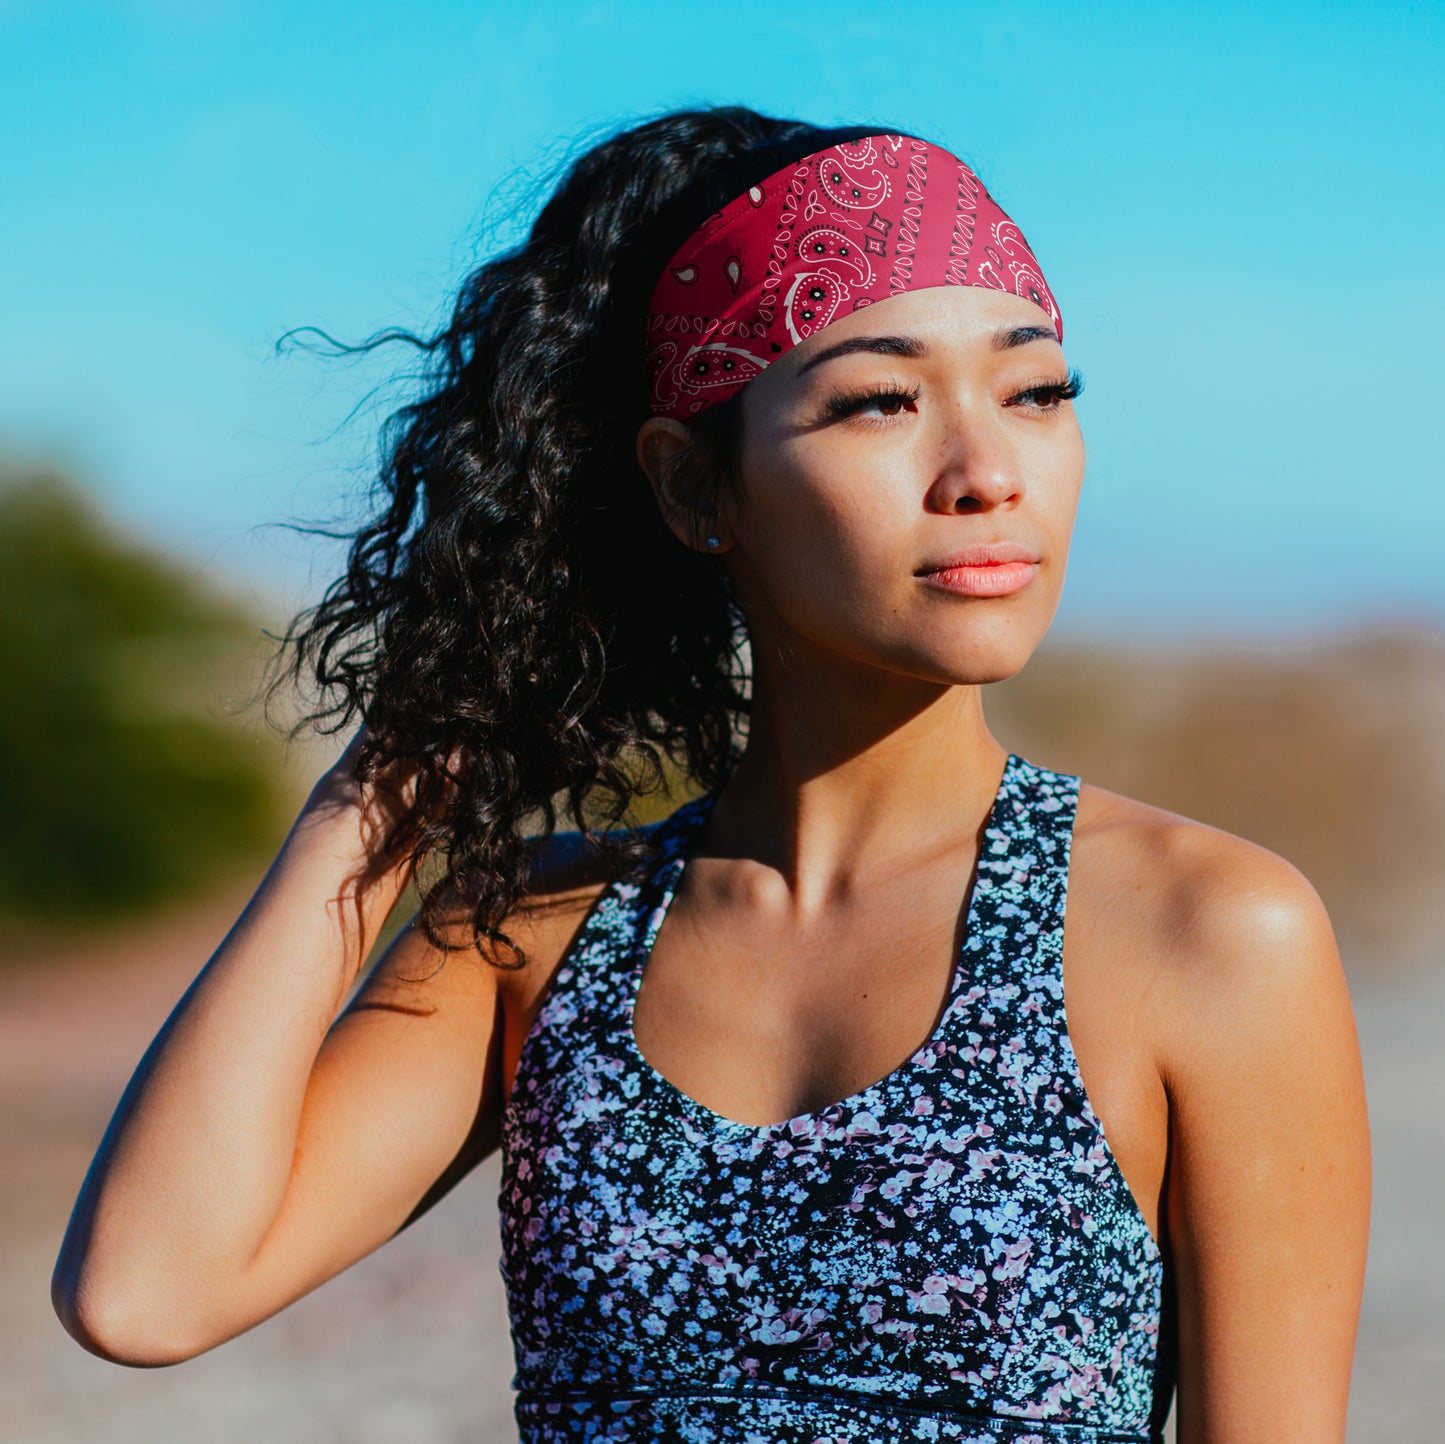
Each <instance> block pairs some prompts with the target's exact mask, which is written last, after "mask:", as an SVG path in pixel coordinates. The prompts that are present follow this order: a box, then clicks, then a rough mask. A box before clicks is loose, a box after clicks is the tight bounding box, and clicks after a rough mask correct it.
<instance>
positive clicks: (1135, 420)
mask: <svg viewBox="0 0 1445 1444" xmlns="http://www.w3.org/2000/svg"><path fill="white" fill-rule="evenodd" d="M1442 74H1445V6H1442V5H1440V4H1438V3H1430V4H1414V5H1412V4H1407V3H1374V4H1351V5H1341V4H1331V3H1327V0H1314V3H1308V4H1305V3H1301V4H1283V3H1280V4H1269V3H1255V4H1249V5H1245V4H1233V3H1213V4H1208V5H1203V4H1183V3H1172V0H1170V3H1165V0H1156V3H1153V4H1147V5H1122V4H1108V3H1103V4H1094V5H1074V6H1063V7H1047V6H1037V5H1031V6H1024V5H1013V4H1007V3H991V4H987V5H981V4H980V5H975V4H971V3H953V4H933V5H928V4H920V3H915V4H912V5H896V6H870V7H866V8H865V7H858V6H835V7H831V8H829V7H822V6H812V7H807V8H806V10H804V9H799V8H798V7H787V6H780V5H777V4H760V3H755V0H729V3H728V4H727V5H719V6H712V7H701V6H697V7H694V6H682V5H678V4H676V3H666V4H653V3H633V4H623V3H618V0H598V3H591V4H587V3H579V4H556V3H533V4H528V5H517V4H508V5H500V4H492V3H473V4H455V3H440V0H408V3H406V4H404V5H403V4H401V3H396V4H392V5H374V4H364V3H352V4H349V5H346V6H342V5H339V4H330V5H323V4H318V3H309V0H291V3H289V4H285V5H283V4H279V3H271V0H248V3H245V4H241V3H233V0H217V3H212V4H205V3H202V0H192V3H186V0H150V3H142V0H130V3H120V0H116V3H109V4H102V3H87V0H67V3H59V0H33V3H26V0H0V316H3V321H0V452H4V453H7V454H9V455H11V456H19V457H21V458H52V459H57V460H60V461H62V462H64V463H66V464H68V465H70V466H71V467H72V468H74V469H75V470H76V471H78V472H79V473H80V474H81V475H82V476H83V478H84V479H85V480H86V482H87V483H88V484H89V485H90V486H92V487H93V489H94V490H95V491H96V492H97V493H98V494H99V495H100V496H101V497H102V498H103V500H104V502H105V504H106V505H107V506H108V507H109V508H110V509H111V510H112V511H113V512H114V513H115V514H116V515H118V516H119V517H121V518H122V519H123V520H124V521H125V522H126V523H127V524H128V525H129V526H131V527H133V528H135V529H137V530H140V531H143V532H145V533H146V534H148V535H150V536H152V537H154V538H156V539H157V541H158V542H159V543H160V544H161V545H162V546H164V547H165V548H166V549H167V550H168V551H170V552H172V553H173V554H175V555H177V556H178V557H181V558H184V559H185V560H186V561H187V563H188V564H190V565H194V566H195V567H197V568H202V567H204V568H209V569H211V570H213V571H215V572H217V573H218V574H221V575H224V576H227V577H231V578H235V579H238V580H240V581H242V582H243V583H244V585H245V586H247V587H248V588H250V589H251V590H252V591H253V592H254V593H255V595H256V596H257V597H258V598H264V599H268V600H271V601H277V600H279V601H280V602H281V603H282V604H283V605H290V604H292V603H294V602H296V601H298V600H300V599H303V598H306V597H308V596H310V595H311V594H312V593H314V591H315V590H316V589H317V588H318V587H319V586H320V585H321V584H322V583H323V582H324V581H325V580H326V579H327V577H328V576H329V572H330V568H331V567H332V566H333V565H334V564H335V559H336V552H335V550H334V549H333V548H329V547H327V546H325V545H323V544H320V543H316V542H312V541H306V540H304V539H299V538H295V537H292V536H289V535H288V534H287V533H285V532H284V531H281V530H278V529H277V527H276V526H275V525H274V524H275V523H278V522H282V521H285V520H287V519H289V518H325V517H329V516H333V515H335V514H336V513H337V512H338V510H339V509H341V508H344V507H347V506H348V505H350V506H353V507H354V506H355V505H356V503H357V500H358V498H359V497H360V496H361V495H362V494H363V492H364V489H365V487H366V485H367V480H368V468H369V467H370V466H371V465H372V464H373V461H374V450H373V448H374V441H375V431H376V426H377V424H378V422H379V421H380V420H381V418H382V416H383V415H384V412H385V409H386V406H385V402H386V397H387V395H388V394H390V395H391V396H393V397H395V396H396V395H397V394H399V393H397V392H396V391H394V390H393V391H392V392H390V393H388V392H386V391H385V390H383V391H382V392H381V393H380V394H378V395H371V396H370V399H369V400H368V399H367V398H368V396H369V394H370V393H371V391H372V388H374V387H375V386H376V385H377V384H378V383H381V382H384V381H385V379H386V377H387V375H388V374H389V373H390V372H391V371H393V370H394V369H395V368H396V367H398V366H400V365H403V364H404V361H405V358H404V357H403V356H402V355H401V354H399V353H397V354H393V355H391V356H389V357H388V356H385V355H383V356H381V357H379V358H376V359H374V360H372V361H369V362H366V363H361V364H354V363H341V362H336V361H323V360H318V359H315V358H312V357H309V356H307V355H305V354H303V353H292V354H290V355H287V356H284V357H279V358H278V357H277V356H276V355H275V353H274V350H273V343H274V341H275V340H276V338H277V337H278V336H279V335H280V334H281V333H282V332H284V331H285V330H287V329H288V328H290V327H294V326H300V325H306V324H315V325H320V326H324V327H326V328H328V329H330V330H332V331H333V332H335V333H336V334H338V335H340V336H343V337H345V338H347V339H353V340H355V339H360V338H361V337H363V336H365V335H366V334H368V333H369V332H371V331H373V330H375V329H377V328H379V327H383V326H388V325H393V324H403V325H411V326H423V327H425V326H427V325H429V324H431V323H433V322H434V321H435V320H436V319H437V318H438V317H439V315H440V314H441V312H442V310H443V309H444V307H445V305H446V303H447V299H448V296H449V293H450V292H451V290H452V289H453V288H454V287H455V285H456V284H457V282H458V281H459V279H460V278H461V277H462V276H463V275H464V274H465V273H466V272H467V271H468V270H469V269H470V268H471V267H472V265H474V264H475V262H476V260H477V259H478V257H479V249H478V248H479V246H482V245H484V244H490V245H492V246H495V245H498V244H504V243H506V242H508V241H510V240H511V239H515V238H516V236H517V235H518V234H519V230H518V228H519V227H524V226H525V224H526V221H527V220H528V219H529V218H530V216H531V214H532V213H534V211H535V209H536V208H537V206H538V205H539V204H540V202H541V199H542V196H543V194H544V193H545V191H544V187H545V183H546V178H547V174H548V172H549V171H550V170H551V168H552V167H554V166H556V165H557V164H558V163H559V162H561V161H563V160H564V159H566V158H567V157H568V156H570V155H572V154H574V153H576V151H577V150H579V149H581V148H583V147H584V146H585V144H586V143H587V142H588V140H589V139H595V138H599V137H600V136H601V135H603V134H605V133H607V132H609V131H610V130H613V129H616V128H620V127H622V126H624V125H626V124H628V123H629V122H631V121H633V120H635V119H640V118H641V117H642V116H644V115H648V114H651V113H653V112H655V111H657V110H660V109H663V108H665V107H670V106H675V105H676V106H681V105H691V104H698V103H711V102H728V103H741V104H746V105H751V106H754V107H756V108H758V109H760V110H765V111H772V112H775V113H779V114H793V115H797V116H803V117H805V118H808V119H812V120H816V121H818V122H819V123H824V124H830V123H841V122H852V121H855V120H858V121H865V122H866V121H873V120H877V121H879V122H881V123H886V124H888V125H897V126H900V127H902V128H905V129H909V130H914V131H918V132H920V133H922V134H925V135H928V136H930V137H932V138H935V139H937V140H939V141H941V142H942V143H944V144H946V145H948V146H950V148H952V149H953V150H955V151H957V152H958V153H959V154H961V155H963V156H964V157H965V158H966V159H968V160H969V161H970V162H971V163H972V164H973V165H974V166H975V168H976V169H977V170H978V171H979V173H980V175H981V176H982V177H983V179H984V181H985V183H986V184H987V185H988V186H989V187H990V189H991V190H992V191H993V192H994V193H995V194H996V195H997V196H998V198H999V199H1000V201H1001V202H1002V203H1003V205H1004V206H1005V207H1006V208H1007V209H1008V210H1009V211H1010V212H1011V214H1013V215H1014V217H1015V218H1016V219H1017V220H1018V221H1019V222H1020V224H1021V225H1022V227H1023V228H1024V230H1025V232H1026V233H1027V235H1028V237H1029V240H1030V242H1031V243H1032V245H1033V247H1034V249H1035V251H1036V252H1037V253H1038V255H1039V257H1040V259H1041V260H1042V262H1043V265H1044V267H1045V270H1046V274H1047V275H1048V277H1049V281H1050V284H1051V285H1052V287H1053V289H1054V291H1055V293H1056V294H1057V295H1058V297H1059V299H1060V303H1061V306H1062V309H1063V313H1064V320H1065V329H1066V349H1067V351H1068V353H1069V359H1070V361H1071V363H1073V364H1075V365H1077V366H1079V367H1080V369H1081V370H1082V371H1083V372H1084V374H1085V377H1086V380H1087V390H1086V393H1085V396H1084V397H1083V398H1082V400H1081V401H1080V403H1079V407H1080V416H1081V420H1082V423H1083V426H1084V431H1085V437H1086V440H1087V442H1088V446H1089V472H1088V477H1087V480H1086V483H1085V495H1084V501H1083V505H1082V507H1081V512H1080V518H1079V524H1078V530H1077V533H1076V540H1075V546H1074V552H1073V555H1072V559H1071V562H1070V569H1069V579H1068V584H1067V587H1066V589H1065V594H1064V600H1063V605H1062V607H1061V610H1060V616H1059V622H1058V626H1059V628H1060V629H1062V630H1065V631H1069V632H1075V633H1080V634H1087V635H1096V636H1097V635H1099V634H1101V633H1115V634H1122V633H1136V634H1139V635H1147V636H1178V635H1182V634H1184V633H1189V634H1198V635H1215V634H1219V635H1226V634H1227V635H1236V636H1238V635H1244V636H1262V635H1265V634H1276V633H1300V632H1306V631H1310V630H1313V629H1316V628H1321V627H1328V626H1333V625H1340V624H1354V623H1375V622H1407V623H1425V624H1431V625H1440V624H1445V566H1442V564H1441V560H1440V553H1441V550H1442V543H1445V464H1442V461H1441V455H1442V449H1445V448H1442V439H1445V438H1442V430H1445V419H1442V418H1445V408H1442V405H1441V393H1442V385H1441V382H1442V370H1445V368H1442V364H1441V347H1442V339H1441V338H1442V333H1445V286H1442V279H1445V258H1442V240H1445V194H1442V181H1441V177H1442V175H1445V101H1442V99H1441V93H1442V90H1445V87H1442V86H1441V83H1440V77H1441V75H1442ZM499 185H500V186H501V189H494V188H496V187H498V186H499ZM489 197H490V206H489V204H488V203H489ZM488 222H491V223H494V228H493V229H490V230H488V229H486V227H487V223H488ZM488 238H489V239H488ZM358 404H360V405H359V409H357V408H358ZM353 411H354V412H355V414H354V416H352V418H351V419H350V420H349V421H348V420H346V418H347V416H348V414H349V413H351V412H353Z"/></svg>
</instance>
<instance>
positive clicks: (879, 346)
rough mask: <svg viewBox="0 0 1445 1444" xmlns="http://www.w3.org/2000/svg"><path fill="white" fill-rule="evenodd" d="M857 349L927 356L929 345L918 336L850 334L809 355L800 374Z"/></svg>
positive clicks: (893, 354) (896, 354)
mask: <svg viewBox="0 0 1445 1444" xmlns="http://www.w3.org/2000/svg"><path fill="white" fill-rule="evenodd" d="M855 351H872V352H875V353H876V354H877V355H879V356H927V355H928V347H927V345H926V344H925V343H924V342H922V341H920V340H919V339H918V338H917V337H916V336H850V337H848V339H847V340H846V341H839V342H838V343H837V344H836V345H833V346H826V347H824V348H823V350H821V351H819V352H818V354H817V355H816V356H812V357H809V359H808V360H807V361H805V362H804V363H803V364H802V365H801V366H799V367H798V375H799V376H801V375H803V373H804V372H806V371H811V370H812V369H813V367H815V366H821V365H822V364H823V362H825V361H832V360H834V359H835V358H836V357H839V356H851V355H852V354H853V352H855Z"/></svg>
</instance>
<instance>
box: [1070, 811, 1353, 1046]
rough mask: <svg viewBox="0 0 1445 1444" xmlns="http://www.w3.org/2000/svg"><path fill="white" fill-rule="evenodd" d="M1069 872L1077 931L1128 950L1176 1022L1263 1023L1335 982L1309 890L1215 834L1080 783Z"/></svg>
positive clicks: (1271, 862) (1320, 916)
mask: <svg viewBox="0 0 1445 1444" xmlns="http://www.w3.org/2000/svg"><path fill="white" fill-rule="evenodd" d="M1070 872H1071V882H1070V892H1071V894H1074V893H1075V888H1076V885H1077V901H1078V902H1079V903H1080V904H1081V907H1080V912H1081V913H1082V914H1083V918H1082V920H1081V923H1082V926H1081V929H1080V930H1081V931H1083V932H1085V933H1091V934H1093V935H1094V936H1096V937H1100V938H1104V937H1107V939H1108V944H1109V946H1110V947H1111V948H1112V947H1118V946H1121V945H1122V946H1123V947H1125V948H1127V949H1128V952H1129V954H1130V955H1131V956H1132V957H1133V958H1134V960H1135V962H1136V964H1137V966H1138V968H1139V970H1140V972H1141V974H1142V976H1141V978H1140V979H1139V980H1138V981H1140V982H1147V983H1148V984H1150V985H1152V986H1154V987H1156V988H1158V989H1159V990H1160V997H1159V1002H1160V1003H1161V1004H1162V1005H1167V1006H1168V1008H1169V1011H1170V1012H1171V1013H1173V1014H1175V1015H1176V1017H1177V1019H1178V1020H1180V1021H1181V1022H1184V1021H1186V1020H1189V1019H1191V1018H1192V1019H1195V1020H1197V1019H1199V1018H1201V1017H1205V1016H1210V1015H1215V1016H1218V1017H1220V1018H1221V1019H1224V1020H1227V1019H1235V1020H1236V1021H1237V1020H1238V1019H1239V1018H1240V1016H1241V1010H1244V1011H1246V1012H1248V1011H1250V1010H1253V1009H1260V1010H1263V1011H1265V1012H1267V1011H1268V1010H1269V1009H1270V1008H1271V1007H1273V1006H1275V1005H1277V1003H1278V1002H1279V998H1280V995H1281V993H1294V992H1298V991H1299V990H1301V989H1305V990H1307V989H1310V988H1312V987H1315V986H1317V985H1318V984H1319V983H1321V982H1323V981H1325V980H1332V979H1335V978H1336V977H1337V975H1338V973H1339V969H1340V962H1339V955H1338V951H1337V949H1336V946H1335V940H1334V932H1333V929H1332V927H1331V924H1330V920H1329V916H1328V913H1327V911H1326V908H1325V905H1324V902H1323V901H1322V900H1321V898H1320V896H1319V893H1318V892H1317V891H1316V889H1315V887H1314V886H1313V884H1312V883H1311V882H1310V880H1309V879H1308V878H1307V877H1306V876H1305V875H1304V874H1303V873H1302V872H1301V871H1300V870H1299V869H1298V868H1297V867H1296V866H1295V865H1294V864H1293V863H1291V862H1290V861H1289V860H1288V859H1287V858H1285V857H1282V856H1281V855H1280V854H1279V853H1276V852H1273V851H1271V850H1270V849H1269V848H1267V847H1264V846H1262V845H1261V844H1259V843H1256V842H1252V841H1250V840H1249V839H1247V838H1244V837H1240V836H1238V835H1236V834H1234V833H1231V832H1228V831H1226V830H1224V829H1223V828H1219V827H1215V826H1213V825H1211V824H1209V823H1205V822H1201V821H1199V820H1197V819H1195V818H1191V817H1186V816H1183V815H1182V814H1180V813H1176V812H1171V811H1169V810H1168V809H1166V808H1162V807H1158V806H1155V805H1153V804H1151V803H1147V802H1142V801H1139V800H1138V799H1135V798H1131V797H1126V796H1124V795H1122V794H1120V793H1117V792H1112V791H1110V790H1108V789H1107V788H1103V787H1099V786H1097V785H1094V784H1091V783H1083V784H1082V785H1081V787H1080V792H1079V807H1078V814H1077V819H1076V823H1075V832H1074V848H1073V858H1072V861H1071V866H1070ZM1072 912H1073V907H1072V900H1071V914H1072ZM1073 921H1074V918H1073V916H1071V918H1070V922H1071V923H1072V922H1073Z"/></svg>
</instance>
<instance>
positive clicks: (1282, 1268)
mask: <svg viewBox="0 0 1445 1444" xmlns="http://www.w3.org/2000/svg"><path fill="white" fill-rule="evenodd" d="M1200 831H1203V830H1200ZM1208 837H1209V840H1208V841H1207V842H1205V843H1204V844H1203V846H1202V848H1201V850H1200V851H1198V852H1195V854H1194V861H1195V862H1198V863H1202V866H1199V867H1197V868H1193V869H1191V870H1190V872H1189V876H1190V881H1189V882H1188V883H1187V884H1185V887H1186V888H1187V892H1188V896H1181V897H1180V898H1179V899H1178V901H1179V906H1178V908H1177V909H1176V916H1177V917H1178V918H1180V919H1182V920H1184V921H1183V923H1182V925H1181V928H1180V933H1179V936H1178V938H1177V944H1178V946H1177V950H1176V951H1175V957H1176V959H1177V960H1178V961H1179V963H1180V966H1179V967H1178V969H1177V970H1171V975H1172V978H1173V986H1172V987H1171V989H1170V999H1169V1002H1168V1004H1167V1007H1166V1011H1167V1013H1168V1015H1169V1019H1168V1026H1167V1027H1166V1034H1165V1057H1166V1068H1165V1075H1166V1076H1165V1082H1166V1086H1167V1088H1168V1092H1169V1099H1170V1117H1171V1122H1170V1164H1169V1181H1168V1193H1167V1208H1168V1228H1169V1234H1170V1237H1171V1241H1172V1242H1171V1250H1172V1255H1173V1260H1174V1264H1175V1267H1176V1270H1177V1274H1176V1282H1177V1304H1178V1321H1179V1349H1180V1354H1179V1376H1178V1396H1177V1411H1178V1439H1179V1444H1216V1441H1218V1444H1252V1441H1255V1440H1258V1441H1261V1444H1264V1441H1276V1440H1280V1439H1288V1440H1290V1441H1291V1444H1339V1441H1343V1439H1344V1437H1345V1411H1346V1403H1347V1400H1348V1396H1349V1384H1350V1366H1351V1361H1352V1358H1353V1354H1354V1346H1355V1331H1356V1327H1357V1324H1358V1319H1359V1310H1360V1298H1361V1293H1362V1290H1363V1286H1364V1273H1365V1251H1366V1243H1367V1238H1368V1230H1369V1209H1370V1139H1369V1125H1368V1121H1367V1118H1366V1111H1365V1090H1364V1080H1363V1075H1362V1070H1361V1065H1360V1052H1359V1043H1358V1040H1357V1037H1356V1032H1355V1022H1354V1014H1353V1011H1352V1009H1351V1005H1350V996H1349V990H1348V988H1347V986H1346V983H1345V977H1344V973H1343V970H1342V968H1341V966H1340V958H1339V953H1338V951H1337V949H1336V946H1335V939H1334V935H1333V932H1332V930H1331V927H1330V922H1329V919H1328V917H1327V916H1326V913H1325V909H1324V906H1323V905H1322V904H1321V902H1320V900H1319V898H1318V896H1317V895H1316V893H1315V891H1314V889H1313V888H1312V887H1311V886H1310V885H1309V883H1308V882H1307V881H1306V880H1305V879H1304V878H1303V877H1302V876H1301V875H1300V874H1299V873H1298V872H1297V871H1296V870H1295V869H1294V868H1293V867H1292V866H1290V864H1289V863H1287V862H1285V861H1284V860H1283V859H1282V858H1279V857H1277V856H1276V855H1274V854H1273V853H1270V852H1267V851H1265V850H1264V849H1262V848H1257V847H1254V846H1253V845H1251V844H1248V843H1243V842H1241V841H1240V840H1239V839H1237V838H1233V837H1228V836H1227V835H1225V834H1220V833H1214V832H1210V833H1209V834H1208ZM1198 841H1199V833H1198V832H1196V834H1195V842H1196V843H1198ZM1191 850H1192V849H1191Z"/></svg>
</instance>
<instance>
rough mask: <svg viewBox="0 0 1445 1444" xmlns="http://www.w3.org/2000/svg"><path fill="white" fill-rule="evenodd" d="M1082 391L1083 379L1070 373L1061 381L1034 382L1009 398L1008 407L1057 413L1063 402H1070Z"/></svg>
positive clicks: (1074, 373)
mask: <svg viewBox="0 0 1445 1444" xmlns="http://www.w3.org/2000/svg"><path fill="white" fill-rule="evenodd" d="M1083 389H1084V378H1083V376H1081V375H1080V374H1079V372H1077V371H1070V372H1069V374H1068V375H1067V376H1066V377H1065V378H1064V379H1063V380H1062V381H1034V382H1031V383H1030V384H1029V385H1028V386H1025V387H1024V388H1023V389H1022V390H1021V391H1015V392H1014V394H1013V395H1012V396H1011V397H1009V400H1008V404H1009V405H1010V406H1019V405H1022V406H1027V407H1029V408H1030V409H1031V410H1034V411H1057V410H1058V409H1059V406H1060V405H1061V404H1062V403H1063V402H1065V401H1072V400H1073V399H1074V398H1075V397H1076V396H1078V395H1079V394H1080V393H1081V392H1082V391H1083Z"/></svg>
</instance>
